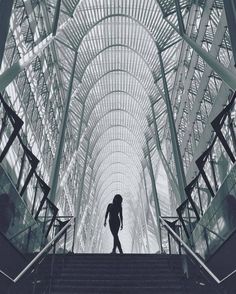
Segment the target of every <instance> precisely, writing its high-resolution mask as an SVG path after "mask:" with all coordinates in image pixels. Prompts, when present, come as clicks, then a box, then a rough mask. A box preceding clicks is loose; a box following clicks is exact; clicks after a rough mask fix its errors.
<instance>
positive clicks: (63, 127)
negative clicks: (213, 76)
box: [50, 51, 78, 202]
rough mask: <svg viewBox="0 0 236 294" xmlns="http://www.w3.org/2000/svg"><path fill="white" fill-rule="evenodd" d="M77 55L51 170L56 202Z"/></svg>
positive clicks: (53, 196) (52, 190)
mask: <svg viewBox="0 0 236 294" xmlns="http://www.w3.org/2000/svg"><path fill="white" fill-rule="evenodd" d="M77 56H78V52H77V51H76V52H75V55H74V61H73V66H72V72H71V76H70V82H69V88H68V93H67V99H66V105H65V108H64V113H63V118H62V123H61V126H60V134H59V140H58V143H57V150H56V155H55V159H54V163H53V168H52V172H51V180H50V187H51V191H50V200H51V201H52V202H55V200H56V192H57V184H58V180H59V171H60V164H61V158H62V153H63V149H64V144H65V133H66V126H67V120H68V115H69V107H70V101H71V96H72V95H71V94H72V89H73V81H74V74H75V68H76V62H77Z"/></svg>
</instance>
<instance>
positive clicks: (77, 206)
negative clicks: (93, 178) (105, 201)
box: [75, 140, 90, 244]
mask: <svg viewBox="0 0 236 294" xmlns="http://www.w3.org/2000/svg"><path fill="white" fill-rule="evenodd" d="M89 143H90V141H89V140H88V142H87V148H86V154H85V160H84V166H83V172H82V176H81V181H80V182H79V179H77V181H78V183H79V190H78V194H77V197H76V199H75V201H76V202H75V215H76V223H75V244H78V242H77V240H78V238H79V235H78V226H79V222H80V221H81V220H80V219H79V215H80V206H81V201H82V196H83V189H84V179H85V173H86V170H87V162H88V156H89V152H88V151H89Z"/></svg>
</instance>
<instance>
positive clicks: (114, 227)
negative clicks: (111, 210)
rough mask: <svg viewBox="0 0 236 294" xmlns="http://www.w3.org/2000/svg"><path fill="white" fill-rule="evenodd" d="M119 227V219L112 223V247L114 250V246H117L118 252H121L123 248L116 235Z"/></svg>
mask: <svg viewBox="0 0 236 294" xmlns="http://www.w3.org/2000/svg"><path fill="white" fill-rule="evenodd" d="M119 228H120V222H119V221H117V222H115V223H113V224H112V234H113V237H114V248H115V250H116V247H118V249H119V252H120V253H123V250H122V248H121V244H120V240H119V237H118V232H119Z"/></svg>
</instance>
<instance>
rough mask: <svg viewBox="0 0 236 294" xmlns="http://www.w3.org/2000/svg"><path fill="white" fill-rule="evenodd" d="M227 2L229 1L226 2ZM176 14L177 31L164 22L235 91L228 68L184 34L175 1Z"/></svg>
mask: <svg viewBox="0 0 236 294" xmlns="http://www.w3.org/2000/svg"><path fill="white" fill-rule="evenodd" d="M226 1H229V0H226ZM175 3H176V13H177V18H178V25H179V29H178V28H177V27H176V26H175V25H174V24H173V23H172V22H171V21H169V20H168V19H167V18H165V19H166V21H167V22H168V23H169V24H170V25H171V27H172V28H173V29H174V30H175V31H176V32H177V33H178V34H179V35H180V36H181V37H182V39H183V40H184V41H185V42H186V43H187V44H188V45H189V46H190V47H191V48H192V49H193V50H194V51H196V52H197V54H198V55H199V56H200V57H201V58H202V59H203V60H204V61H205V62H206V63H207V64H208V65H209V66H210V67H211V68H212V69H213V70H214V71H215V72H216V73H217V74H218V75H219V77H220V78H221V79H222V81H223V82H225V83H226V84H227V85H228V86H229V87H230V88H231V89H233V90H235V89H236V76H235V74H233V73H232V72H231V71H230V70H229V69H228V68H226V67H225V66H223V65H222V64H221V63H220V62H219V61H217V59H216V58H214V57H213V56H212V55H211V54H210V53H208V52H207V51H206V50H205V49H203V48H202V47H201V46H200V45H199V44H197V43H196V42H195V41H194V40H192V39H191V38H190V37H189V36H188V35H187V34H186V33H185V30H184V27H183V18H182V14H181V10H180V6H179V2H178V1H177V0H175Z"/></svg>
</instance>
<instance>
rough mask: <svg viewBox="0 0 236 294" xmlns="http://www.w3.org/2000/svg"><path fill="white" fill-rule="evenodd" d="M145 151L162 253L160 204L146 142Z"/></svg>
mask: <svg viewBox="0 0 236 294" xmlns="http://www.w3.org/2000/svg"><path fill="white" fill-rule="evenodd" d="M147 149H148V152H147V153H148V167H149V168H148V170H149V174H150V177H151V182H152V192H153V198H154V203H155V209H156V215H157V226H158V230H159V232H158V241H159V246H160V251H161V252H163V248H162V238H161V224H160V219H159V216H161V209H160V204H159V198H158V194H157V189H156V181H155V177H154V172H153V167H152V159H151V155H150V148H149V145H148V141H147Z"/></svg>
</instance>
